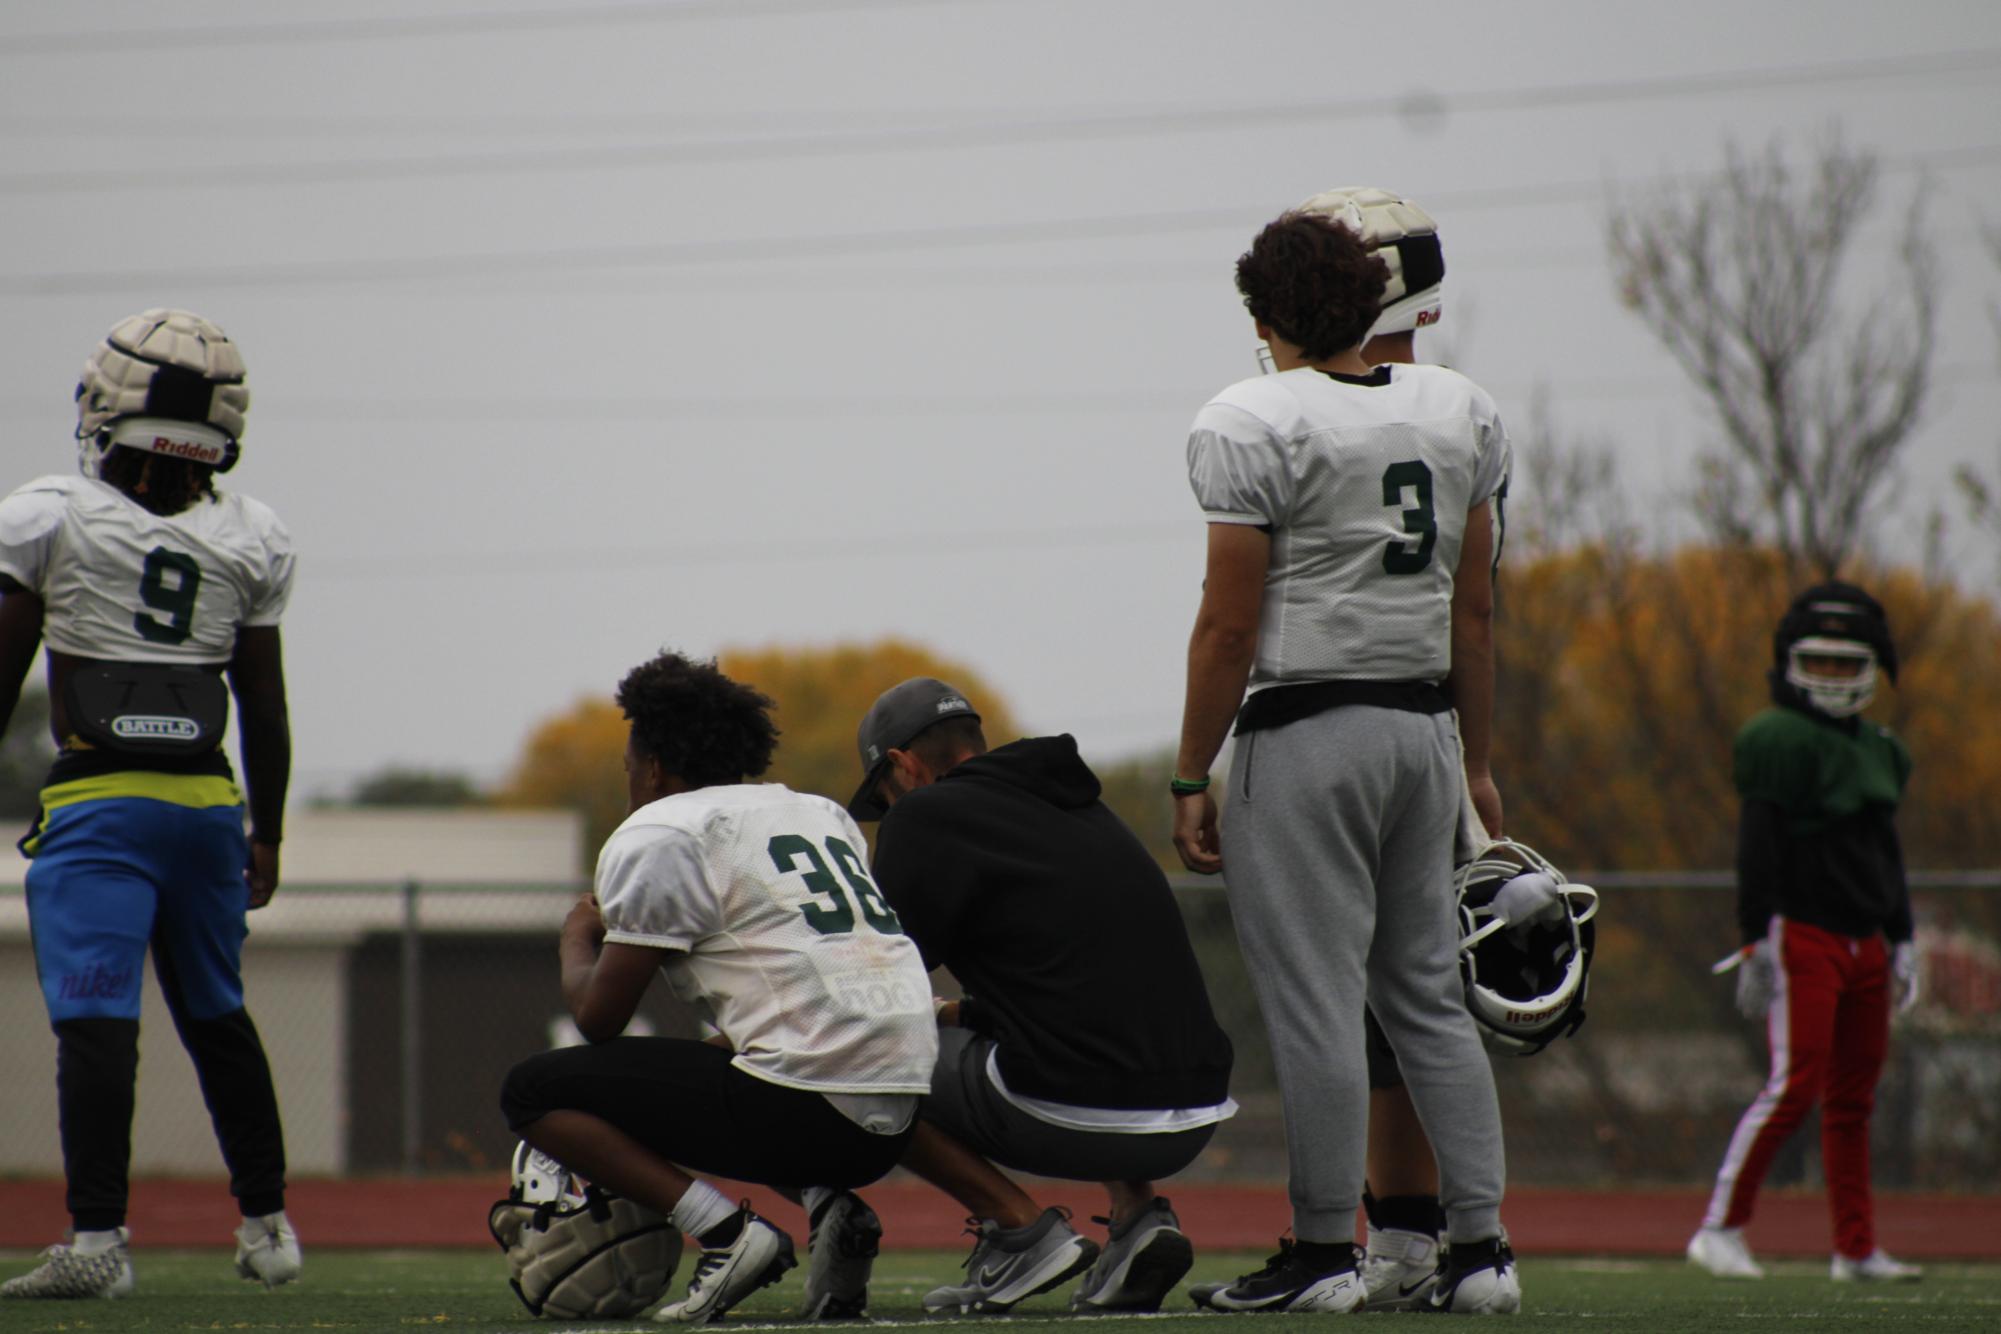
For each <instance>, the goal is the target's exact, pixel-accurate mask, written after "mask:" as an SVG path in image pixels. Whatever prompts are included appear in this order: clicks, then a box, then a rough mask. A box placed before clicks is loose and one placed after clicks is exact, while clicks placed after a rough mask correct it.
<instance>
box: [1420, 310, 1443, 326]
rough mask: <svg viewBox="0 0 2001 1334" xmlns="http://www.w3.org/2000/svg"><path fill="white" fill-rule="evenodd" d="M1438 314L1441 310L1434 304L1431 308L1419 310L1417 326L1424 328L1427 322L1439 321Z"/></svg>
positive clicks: (1434, 322)
mask: <svg viewBox="0 0 2001 1334" xmlns="http://www.w3.org/2000/svg"><path fill="white" fill-rule="evenodd" d="M1438 315H1439V311H1438V307H1436V306H1433V307H1432V308H1431V309H1430V310H1420V311H1419V312H1417V327H1418V328H1420V329H1422V328H1423V327H1424V326H1425V325H1427V324H1436V323H1438Z"/></svg>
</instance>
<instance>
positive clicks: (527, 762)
mask: <svg viewBox="0 0 2001 1334" xmlns="http://www.w3.org/2000/svg"><path fill="white" fill-rule="evenodd" d="M625 735H626V724H625V715H624V714H623V713H621V712H619V708H618V705H616V704H614V703H612V701H611V700H610V699H608V698H605V697H602V696H596V695H590V696H585V697H584V698H582V699H579V700H578V701H576V703H574V704H572V705H570V707H569V708H567V709H564V710H563V711H562V712H561V713H557V714H552V715H550V716H549V717H547V718H545V719H543V720H542V721H541V722H539V723H537V724H536V725H535V729H534V730H533V731H531V732H530V733H529V734H528V739H527V741H526V742H524V743H523V744H522V747H521V757H520V758H519V759H517V760H516V761H515V762H514V768H513V769H512V770H511V771H510V772H509V774H508V776H507V781H506V782H505V783H504V784H502V786H501V789H500V792H499V793H498V794H497V795H496V797H495V801H496V802H497V803H498V804H499V805H502V806H516V807H520V806H527V807H545V808H546V807H556V808H558V809H561V810H573V811H577V812H579V813H581V814H582V815H583V817H584V847H583V853H584V861H585V865H587V866H588V865H590V864H591V863H592V862H593V861H594V860H595V859H596V857H597V850H598V848H599V847H601V846H602V845H603V843H604V841H605V838H606V836H607V835H609V834H610V833H611V831H612V830H614V829H616V828H618V825H619V822H620V821H621V820H623V819H625V815H626V796H625V764H624V755H625Z"/></svg>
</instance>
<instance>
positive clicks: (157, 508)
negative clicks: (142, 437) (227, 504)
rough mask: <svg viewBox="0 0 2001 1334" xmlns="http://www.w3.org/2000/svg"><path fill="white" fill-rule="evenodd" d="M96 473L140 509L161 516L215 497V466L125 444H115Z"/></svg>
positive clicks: (177, 512)
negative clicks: (137, 504) (134, 502)
mask: <svg viewBox="0 0 2001 1334" xmlns="http://www.w3.org/2000/svg"><path fill="white" fill-rule="evenodd" d="M98 475H99V476H100V477H102V478H103V479H104V480H105V481H106V482H108V483H109V484H111V485H112V486H115V487H117V488H118V489H119V490H120V491H123V492H124V493H125V494H126V495H128V496H130V497H132V499H133V500H135V501H137V502H138V503H139V505H140V506H141V507H142V508H144V509H147V510H150V511H152V512H153V513H154V514H159V515H163V516H164V515H169V514H179V513H180V512H181V511H182V510H184V509H188V508H190V507H191V506H193V505H194V504H195V503H196V502H197V501H201V500H212V499H214V498H215V469H214V468H211V467H210V466H209V465H208V464H206V463H196V462H195V461H194V460H192V459H176V458H169V457H168V456H166V455H164V454H155V453H153V452H152V451H150V450H145V449H133V448H131V447H129V446H126V445H114V446H113V447H112V448H111V449H110V450H109V451H108V452H107V453H106V454H105V456H104V462H103V463H102V464H100V465H99V467H98Z"/></svg>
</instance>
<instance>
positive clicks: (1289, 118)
mask: <svg viewBox="0 0 2001 1334" xmlns="http://www.w3.org/2000/svg"><path fill="white" fill-rule="evenodd" d="M1997 69H2001V49H1975V50H1970V51H1948V52H1942V53H1936V54H1930V55H1923V56H1910V57H1887V58H1877V59H1872V60H1861V61H1841V62H1837V63H1834V64H1821V65H1801V66H1792V67H1787V68H1775V69H1761V70H1749V71H1732V72H1728V73H1710V74H1697V75H1664V76H1661V77H1658V78H1653V79H1645V78H1642V79H1624V80H1619V81H1617V82H1591V83H1578V84H1563V85H1548V86H1543V87H1534V88H1521V89H1502V90H1497V91H1493V92H1486V93H1466V94H1460V95H1457V96H1453V97H1442V98H1438V99H1436V100H1431V99H1427V105H1428V106H1434V107H1442V108H1444V109H1445V110H1446V111H1448V112H1450V111H1461V112H1465V113H1474V112H1491V111H1503V110H1528V109H1546V108H1551V107H1577V106H1586V105H1602V104H1606V103H1613V102H1635V101H1649V100H1657V99H1661V98H1683V97H1709V96H1714V95H1716V94H1718V93H1722V92H1731V91H1742V90H1744V89H1757V90H1761V91H1768V90H1771V89H1773V88H1778V87H1798V86H1805V85H1814V84H1825V83H1847V82H1853V81H1855V80H1858V79H1883V78H1893V79H1909V78H1937V77H1939V76H1941V75H1944V74H1952V73H1963V72H1968V71H1984V70H1997ZM1397 111H1398V105H1397V104H1396V103H1395V102H1394V101H1386V100H1385V99H1384V98H1382V97H1380V96H1375V97H1354V98H1344V99H1311V100H1302V101H1291V102H1280V103H1266V104H1263V105H1256V106H1240V107H1204V108H1196V109H1175V110H1143V111H1108V112H1098V113H1089V114H1079V115H1071V116H1066V117H1061V118H1054V119H1050V118H1041V119H1036V120H1029V121H1013V122H1000V123H993V124H987V125H934V124H925V123H917V124H911V125H907V126H900V127H896V128H890V129H877V130H837V131H831V132H826V131H811V132H807V133H801V134H786V135H753V136H741V135H740V136H733V137H729V138H721V139H706V140H696V141H687V140H681V141H676V142H669V143H649V144H614V145H606V146H602V147H588V146H586V147H576V146H571V147H563V148H549V149H535V150H520V149H515V150H509V151H507V152H502V153H493V152H482V153H441V154H429V155H425V156H396V157H374V158H350V159H345V160H336V161H321V162H293V161H284V162H239V163H225V164H220V165H211V166H159V167H132V168H125V169H114V170H107V169H105V168H103V167H101V166H99V167H91V168H89V169H85V170H76V171H45V172H23V173H16V174H14V175H10V176H4V177H0V195H46V194H80V193H108V192H113V191H125V190H149V191H158V190H205V191H213V190H230V189H249V188H259V187H269V186H276V185H291V186H297V185H325V184H335V183H349V182H354V181H365V180H374V181H382V180H408V179H418V180H435V179H438V178H441V177H460V176H471V175H492V174H506V175H540V174H544V173H549V172H582V171H604V170H624V169H632V168H649V167H660V166H667V165H673V164H685V163H691V162H731V163H735V162H748V161H769V160H773V159H787V158H811V159H813V160H816V161H823V160H825V159H828V158H832V157H852V156H859V155H863V154H874V153H906V152H918V151H940V150H961V149H971V148H997V147H1009V146H1016V145H1025V144H1034V143H1049V142H1064V143H1071V142H1077V141H1080V140H1087V139H1122V138H1151V137H1155V136H1160V135H1171V134H1194V133H1205V134H1206V133H1228V132H1234V131H1238V130H1243V129H1249V128H1255V127H1260V126H1266V125H1271V124H1275V123H1276V124H1287V125H1297V124H1300V123H1303V122H1307V121H1330V120H1341V119H1349V118H1353V117H1356V116H1385V115H1392V114H1396V113H1397Z"/></svg>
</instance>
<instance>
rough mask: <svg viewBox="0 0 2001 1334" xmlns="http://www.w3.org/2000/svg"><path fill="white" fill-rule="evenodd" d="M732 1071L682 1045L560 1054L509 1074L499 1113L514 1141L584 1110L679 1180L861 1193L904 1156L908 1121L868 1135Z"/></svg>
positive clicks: (816, 1097)
mask: <svg viewBox="0 0 2001 1334" xmlns="http://www.w3.org/2000/svg"><path fill="white" fill-rule="evenodd" d="M730 1061H731V1053H730V1052H728V1051H726V1050H724V1049H723V1048H721V1047H717V1046H712V1045H710V1044H709V1043H706V1042H693V1041H690V1040H688V1039H686V1038H613V1039H612V1040H611V1041H609V1042H599V1043H594V1044H592V1045H590V1046H585V1047H562V1048H559V1049H557V1050H555V1051H545V1052H542V1053H540V1054H539V1055H535V1056H531V1057H529V1058H528V1059H527V1060H525V1061H523V1062H521V1064H519V1065H517V1066H515V1067H514V1069H512V1070H510V1071H509V1072H508V1075H507V1080H506V1082H505V1083H504V1084H502V1085H501V1090H500V1110H501V1113H502V1114H503V1115H504V1116H506V1118H507V1124H508V1127H509V1128H510V1129H512V1130H513V1131H514V1132H515V1133H516V1134H519V1133H520V1132H521V1130H522V1129H523V1128H524V1127H526V1126H529V1125H532V1124H533V1123H535V1122H536V1121H539V1120H540V1119H542V1117H544V1116H546V1115H547V1114H548V1113H550V1112H555V1111H573V1112H588V1113H590V1114H591V1115H592V1116H596V1117H599V1118H600V1119H602V1120H605V1121H609V1122H610V1123H611V1124H612V1125H614V1126H617V1127H618V1128H619V1129H620V1130H622V1131H624V1132H625V1133H626V1134H628V1135H630V1136H631V1137H632V1138H634V1139H636V1140H638V1141H639V1142H640V1143H641V1144H644V1145H645V1146H646V1147H647V1148H649V1149H651V1150H653V1152H655V1153H657V1154H659V1155H660V1156H661V1157H662V1158H665V1159H666V1160H667V1161H668V1162H670V1163H673V1164H674V1165H675V1166H677V1167H680V1168H682V1169H684V1170H688V1171H694V1172H705V1173H713V1174H714V1175H716V1176H723V1177H729V1178H731V1179H732V1180H736V1181H749V1182H755V1183H756V1184H758V1185H763V1186H788V1187H800V1186H809V1185H813V1186H838V1187H847V1188H852V1187H855V1186H866V1185H867V1184H868V1183H869V1182H871V1181H874V1180H876V1179H877V1178H879V1177H881V1176H882V1175H883V1174H884V1173H886V1172H888V1171H889V1169H890V1168H892V1167H894V1166H895V1165H896V1161H897V1159H899V1158H901V1157H902V1156H903V1149H904V1146H905V1145H906V1144H907V1143H909V1141H910V1135H911V1130H912V1129H914V1128H915V1126H916V1122H915V1120H914V1119H913V1121H912V1122H911V1126H910V1127H909V1128H906V1129H904V1130H903V1131H901V1132H899V1133H897V1134H894V1135H872V1134H870V1133H869V1132H868V1131H866V1130H863V1129H862V1128H861V1127H860V1126H858V1125H856V1124H855V1123H854V1122H853V1121H850V1120H849V1119H848V1118H847V1117H845V1116H843V1115H841V1114H840V1113H839V1112H838V1111H836V1110H834V1105H833V1104H832V1103H830V1102H828V1101H827V1100H826V1098H825V1097H823V1096H821V1095H820V1094H818V1093H814V1092H811V1091H809V1090H806V1089H794V1088H786V1087H785V1086H784V1085H782V1084H773V1083H771V1082H770V1081H769V1080H764V1079H759V1078H758V1077H757V1076H755V1075H751V1074H746V1073H745V1072H744V1071H742V1070H741V1069H739V1068H737V1067H736V1066H734V1065H732V1064H730Z"/></svg>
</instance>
